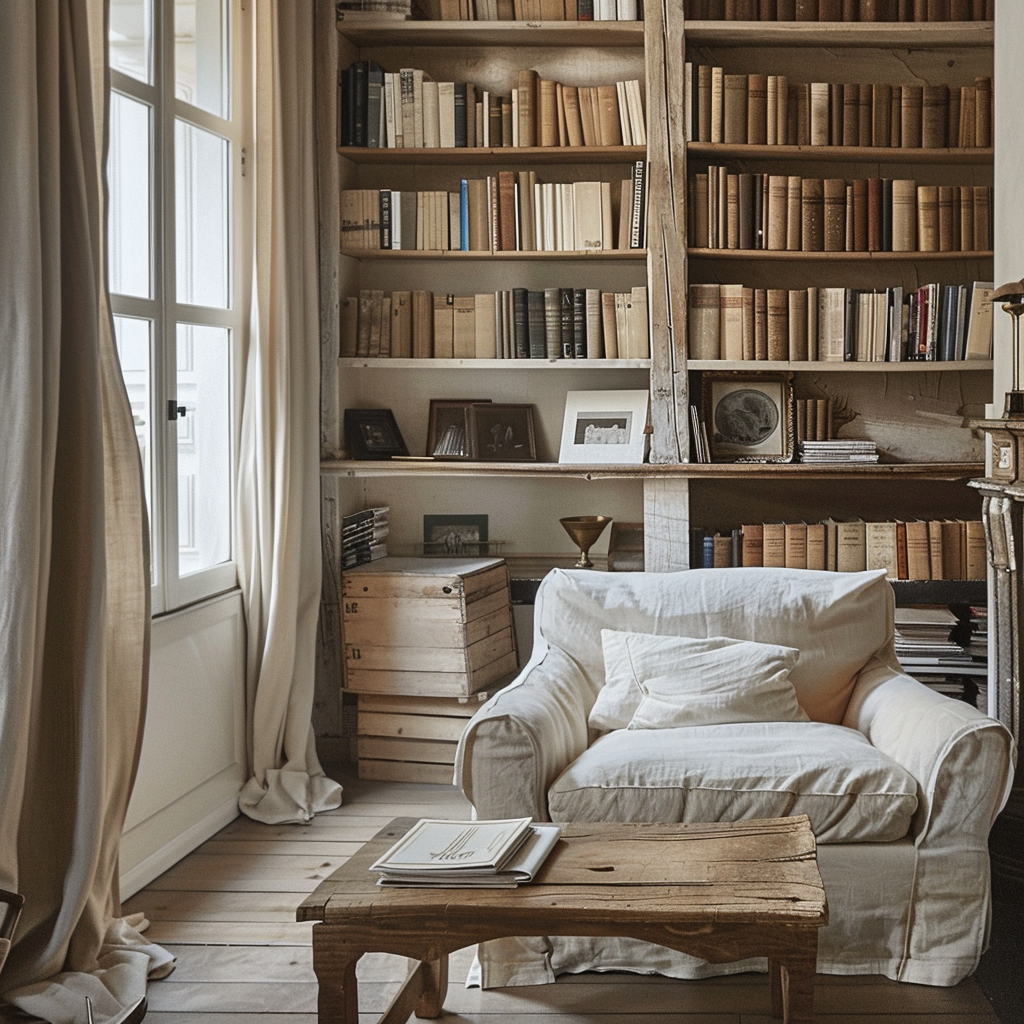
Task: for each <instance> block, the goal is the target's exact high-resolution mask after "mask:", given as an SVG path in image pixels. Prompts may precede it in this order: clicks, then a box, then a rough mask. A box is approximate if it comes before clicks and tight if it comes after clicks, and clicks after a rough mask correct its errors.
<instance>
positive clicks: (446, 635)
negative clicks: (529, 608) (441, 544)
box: [342, 558, 518, 697]
mask: <svg viewBox="0 0 1024 1024" xmlns="http://www.w3.org/2000/svg"><path fill="white" fill-rule="evenodd" d="M342 632H343V639H344V644H345V688H346V689H347V690H350V691H352V692H354V693H359V694H371V693H376V694H404V695H407V696H434V697H468V696H469V695H470V694H473V693H476V692H477V691H479V690H481V689H483V688H484V687H491V688H495V687H496V685H499V684H501V683H503V682H505V681H507V680H508V679H510V678H511V677H512V676H513V675H514V673H515V671H516V669H517V667H518V658H517V655H516V642H515V632H514V628H513V623H512V599H511V591H510V586H509V573H508V567H507V566H506V565H505V562H504V560H502V559H500V558H482V559H481V558H478V559H465V558H462V559H459V558H382V559H380V560H378V561H376V562H370V563H369V564H367V565H361V566H357V567H356V568H354V569H349V570H347V571H346V572H345V573H344V574H343V576H342Z"/></svg>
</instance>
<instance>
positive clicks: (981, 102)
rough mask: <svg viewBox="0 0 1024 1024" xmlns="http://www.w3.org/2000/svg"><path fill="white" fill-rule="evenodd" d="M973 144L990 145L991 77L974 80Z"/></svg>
mask: <svg viewBox="0 0 1024 1024" xmlns="http://www.w3.org/2000/svg"><path fill="white" fill-rule="evenodd" d="M974 144H975V145H976V146H981V147H988V146H991V145H992V79H991V78H988V77H981V78H976V79H975V80H974Z"/></svg>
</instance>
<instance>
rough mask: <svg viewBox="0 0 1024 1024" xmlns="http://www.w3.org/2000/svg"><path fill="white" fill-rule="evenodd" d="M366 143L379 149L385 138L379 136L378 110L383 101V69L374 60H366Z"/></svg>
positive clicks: (385, 141) (384, 143)
mask: <svg viewBox="0 0 1024 1024" xmlns="http://www.w3.org/2000/svg"><path fill="white" fill-rule="evenodd" d="M366 83H367V84H366V145H367V146H368V147H369V148H370V149H379V148H380V147H381V146H382V145H386V143H387V139H382V138H381V137H380V135H381V132H380V127H381V125H380V111H381V104H382V103H383V102H384V96H383V93H384V69H383V68H382V67H381V66H380V65H379V64H378V63H377V62H376V61H372V60H371V61H367V73H366Z"/></svg>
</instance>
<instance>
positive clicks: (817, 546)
mask: <svg viewBox="0 0 1024 1024" xmlns="http://www.w3.org/2000/svg"><path fill="white" fill-rule="evenodd" d="M807 568H808V569H819V570H823V569H824V568H825V524H824V523H808V524H807Z"/></svg>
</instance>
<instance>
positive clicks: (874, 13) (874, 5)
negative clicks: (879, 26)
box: [860, 0, 880, 21]
mask: <svg viewBox="0 0 1024 1024" xmlns="http://www.w3.org/2000/svg"><path fill="white" fill-rule="evenodd" d="M879 5H880V0H860V20H861V21H878V20H879Z"/></svg>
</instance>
